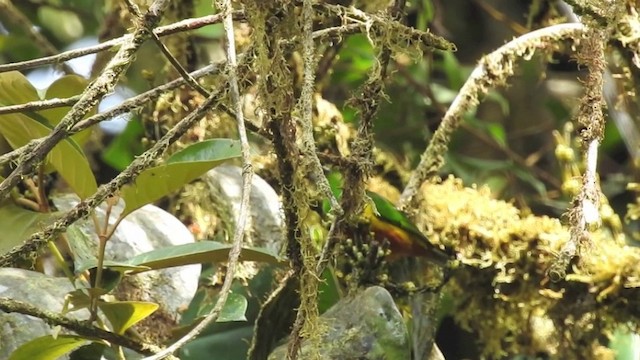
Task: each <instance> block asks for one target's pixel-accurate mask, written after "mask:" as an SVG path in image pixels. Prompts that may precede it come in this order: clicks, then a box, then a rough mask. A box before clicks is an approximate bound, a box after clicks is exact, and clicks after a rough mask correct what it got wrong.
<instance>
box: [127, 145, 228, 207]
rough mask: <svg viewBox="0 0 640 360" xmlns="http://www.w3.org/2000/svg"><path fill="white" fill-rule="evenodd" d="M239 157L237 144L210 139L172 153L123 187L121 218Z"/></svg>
mask: <svg viewBox="0 0 640 360" xmlns="http://www.w3.org/2000/svg"><path fill="white" fill-rule="evenodd" d="M238 156H240V142H239V141H237V140H231V139H213V140H207V141H203V142H200V143H197V144H193V145H191V146H189V147H187V148H186V149H184V150H182V151H179V152H177V153H175V154H174V155H173V156H171V157H170V158H169V159H168V160H167V161H166V162H165V163H164V164H163V165H159V166H156V167H153V168H150V169H147V170H144V171H143V172H142V173H140V175H138V177H137V178H136V179H135V182H134V183H133V184H128V185H125V186H123V187H122V190H121V192H120V197H121V198H122V199H123V200H124V201H125V208H124V210H123V212H122V214H121V215H120V216H126V215H127V214H130V213H131V212H132V211H134V210H136V209H138V208H140V207H142V206H144V205H146V204H149V203H151V202H153V201H156V200H158V199H160V198H162V197H163V196H166V195H168V194H170V193H172V192H174V191H176V190H178V189H180V188H181V187H182V186H184V185H185V184H188V183H189V182H191V181H193V180H195V179H197V178H198V177H200V176H202V174H204V173H205V172H207V171H208V170H210V169H211V168H213V167H215V166H217V165H219V164H221V163H223V162H224V161H226V160H229V159H232V158H235V157H238Z"/></svg>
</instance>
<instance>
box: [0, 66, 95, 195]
mask: <svg viewBox="0 0 640 360" xmlns="http://www.w3.org/2000/svg"><path fill="white" fill-rule="evenodd" d="M33 100H39V98H38V96H37V92H36V90H35V88H33V86H31V84H30V83H29V81H27V79H26V78H25V77H24V76H23V75H22V74H20V73H19V72H17V71H11V72H7V73H0V106H2V105H15V104H21V103H25V102H29V101H33ZM51 130H52V127H51V125H49V124H47V121H46V119H44V118H43V117H42V116H41V115H39V114H36V113H33V112H30V113H29V115H25V114H21V113H14V114H5V115H0V133H1V134H2V135H3V136H4V137H5V138H6V139H7V141H8V142H9V144H10V145H11V147H13V148H14V149H15V148H18V147H21V146H23V145H26V144H27V143H28V142H29V141H30V140H33V139H38V138H42V137H46V136H47V135H49V133H51ZM46 162H47V163H48V164H50V165H51V166H53V168H55V170H56V171H58V173H59V174H60V176H62V178H64V179H65V180H66V182H67V183H68V184H69V186H70V187H71V188H72V189H73V190H74V191H75V192H76V193H77V194H78V196H80V197H81V198H86V197H88V196H89V195H91V194H93V193H94V192H95V191H96V190H97V188H98V186H97V184H96V180H95V177H94V176H93V173H92V172H91V168H90V167H89V162H88V160H87V158H86V157H85V156H84V153H83V152H82V150H81V149H80V147H79V146H78V144H76V142H75V141H73V139H64V140H62V141H61V142H60V143H58V145H56V146H55V147H54V148H53V149H52V150H51V152H49V154H48V155H47V157H46Z"/></svg>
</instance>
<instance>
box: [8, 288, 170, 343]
mask: <svg viewBox="0 0 640 360" xmlns="http://www.w3.org/2000/svg"><path fill="white" fill-rule="evenodd" d="M0 310H1V311H3V312H5V313H18V314H24V315H29V316H33V317H36V318H39V319H42V320H44V321H45V322H47V323H48V324H50V325H56V326H58V325H59V326H62V327H64V328H66V329H69V330H71V331H73V332H75V333H76V334H78V335H80V336H85V337H87V338H92V339H103V340H106V341H108V342H110V343H112V344H116V345H119V346H124V347H126V348H129V349H131V350H134V351H136V352H138V353H140V354H143V355H150V354H155V353H157V352H158V351H160V348H159V347H158V346H157V345H154V344H149V343H144V342H140V341H137V340H135V339H133V338H130V337H127V336H123V335H119V334H116V333H113V332H111V331H107V330H104V329H101V328H98V327H95V326H93V325H90V324H88V323H87V322H86V321H80V320H75V319H70V318H68V317H65V316H62V315H60V314H59V313H55V312H52V311H48V310H43V309H40V308H38V307H35V306H33V305H31V304H28V303H25V302H22V301H18V300H15V299H11V298H6V297H1V298H0Z"/></svg>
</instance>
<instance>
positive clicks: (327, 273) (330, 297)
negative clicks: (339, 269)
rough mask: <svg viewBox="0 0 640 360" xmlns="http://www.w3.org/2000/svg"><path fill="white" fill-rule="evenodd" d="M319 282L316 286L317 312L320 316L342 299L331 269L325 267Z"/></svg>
mask: <svg viewBox="0 0 640 360" xmlns="http://www.w3.org/2000/svg"><path fill="white" fill-rule="evenodd" d="M321 280H322V281H320V283H319V285H318V311H319V312H320V314H322V313H324V312H325V311H327V310H329V309H330V308H331V307H332V306H333V305H334V304H335V303H337V302H338V300H340V298H342V294H341V291H340V285H339V283H338V279H337V277H336V275H335V272H334V271H333V268H332V267H330V266H327V267H326V268H325V269H324V271H323V272H322V276H321Z"/></svg>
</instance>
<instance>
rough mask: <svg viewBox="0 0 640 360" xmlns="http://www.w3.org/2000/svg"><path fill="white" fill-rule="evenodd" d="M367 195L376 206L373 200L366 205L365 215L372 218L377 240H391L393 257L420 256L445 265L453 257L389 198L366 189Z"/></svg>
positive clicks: (370, 221)
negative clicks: (425, 234) (431, 241)
mask: <svg viewBox="0 0 640 360" xmlns="http://www.w3.org/2000/svg"><path fill="white" fill-rule="evenodd" d="M367 196H369V197H370V198H371V200H372V201H371V202H372V203H373V206H371V205H372V204H371V203H369V204H367V205H365V208H364V211H363V216H364V217H365V219H367V221H369V226H370V227H371V231H372V232H373V233H374V235H375V238H376V240H378V241H384V240H386V241H388V242H389V249H390V250H391V254H390V255H389V258H390V260H396V259H399V258H402V257H405V256H420V257H425V258H427V259H429V260H430V261H432V262H434V263H436V264H438V265H445V264H446V263H447V261H449V260H451V259H452V258H451V256H450V255H449V254H447V253H446V252H445V251H443V250H441V249H440V248H438V247H437V246H436V245H433V244H431V243H430V242H429V239H427V237H426V236H424V234H422V232H421V231H420V230H418V228H417V227H416V226H415V225H414V224H413V223H412V222H411V221H410V220H409V219H408V218H407V215H406V214H405V213H403V212H402V211H400V210H398V209H397V208H396V207H395V206H394V205H393V204H392V203H391V202H390V201H389V200H387V199H385V198H384V197H382V196H381V195H379V194H376V193H374V192H372V191H367ZM374 206H375V209H374Z"/></svg>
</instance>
